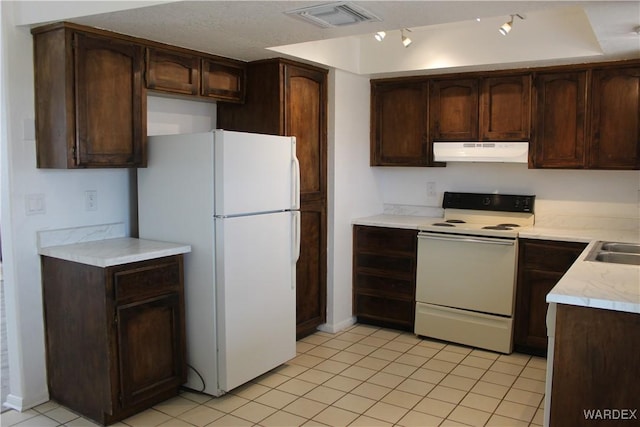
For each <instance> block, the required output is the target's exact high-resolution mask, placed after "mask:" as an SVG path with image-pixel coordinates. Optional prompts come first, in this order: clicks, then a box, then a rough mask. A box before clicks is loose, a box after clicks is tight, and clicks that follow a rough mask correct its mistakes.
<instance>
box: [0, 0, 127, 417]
mask: <svg viewBox="0 0 640 427" xmlns="http://www.w3.org/2000/svg"><path fill="white" fill-rule="evenodd" d="M12 6H13V4H12V2H3V3H2V8H3V13H2V18H3V25H2V40H3V51H2V64H3V71H4V72H6V74H5V75H3V78H2V89H3V104H4V108H5V109H6V110H5V114H6V122H5V123H3V134H2V141H1V144H2V180H3V188H2V189H3V192H2V239H3V242H2V243H3V260H4V265H3V267H4V272H5V286H6V303H7V327H8V330H7V335H8V347H9V365H10V370H11V380H10V386H11V392H10V395H9V397H8V403H9V405H10V406H12V407H15V408H17V409H23V408H29V407H31V406H33V405H36V404H39V403H41V402H43V401H46V400H47V399H48V392H47V388H46V372H45V357H44V328H43V316H42V293H41V277H40V259H39V256H38V252H37V247H36V232H37V231H38V230H44V229H56V228H67V227H74V226H82V225H89V224H105V223H112V222H123V223H125V227H126V228H128V227H129V226H130V209H129V208H130V199H131V194H130V192H129V175H130V173H131V172H130V171H128V170H78V171H60V170H45V169H36V155H35V141H34V139H33V137H32V136H30V135H29V134H30V133H31V134H32V133H33V120H34V93H33V65H32V64H33V59H32V49H33V48H32V40H31V34H30V33H29V30H28V29H26V28H17V27H15V26H14V25H13V24H12V21H11V19H12V13H11V12H12ZM5 125H6V127H5ZM86 190H96V191H97V192H98V210H96V211H91V212H90V211H86V210H85V209H84V192H85V191H86ZM33 195H41V197H42V200H43V202H44V212H42V213H40V214H36V215H27V213H26V203H27V200H28V199H29V197H31V196H33Z"/></svg>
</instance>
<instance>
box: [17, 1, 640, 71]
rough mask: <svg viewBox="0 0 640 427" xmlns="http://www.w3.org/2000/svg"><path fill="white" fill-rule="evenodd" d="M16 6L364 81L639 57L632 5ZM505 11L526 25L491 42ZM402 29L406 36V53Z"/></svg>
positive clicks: (24, 14) (638, 9) (637, 15)
mask: <svg viewBox="0 0 640 427" xmlns="http://www.w3.org/2000/svg"><path fill="white" fill-rule="evenodd" d="M18 3H19V5H18V6H16V17H17V18H16V19H17V21H18V23H20V24H24V25H31V26H33V25H38V24H43V23H46V22H52V21H59V20H68V21H71V22H76V23H79V24H84V25H90V26H95V27H100V28H105V29H109V30H112V31H116V32H120V33H124V34H128V35H132V36H136V37H142V38H146V39H151V40H156V41H160V42H164V43H168V44H172V45H176V46H182V47H187V48H191V49H195V50H199V51H203V52H208V53H213V54H216V55H221V56H225V57H229V58H236V59H240V60H244V61H253V60H258V59H265V58H270V57H274V56H287V57H293V58H299V59H302V60H304V61H310V62H314V63H319V64H324V65H327V66H330V67H336V68H341V69H344V70H347V71H350V72H353V73H357V74H363V75H370V76H387V75H401V74H407V73H409V74H417V73H428V72H434V70H443V69H447V70H451V69H453V70H457V69H464V70H474V69H494V68H501V67H515V66H521V65H524V66H528V65H546V64H555V63H575V62H595V61H605V60H617V59H627V58H640V37H639V36H638V34H637V33H636V32H635V31H634V29H635V28H636V27H637V26H638V25H640V2H638V1H637V0H632V1H455V0H454V1H426V0H425V1H350V2H349V3H350V4H353V5H355V6H356V7H362V8H364V9H365V10H367V11H370V12H371V13H372V14H373V15H375V16H376V17H379V18H380V19H381V21H380V22H376V21H365V22H361V23H357V24H354V25H339V26H334V27H330V28H320V27H318V26H316V25H312V24H310V23H307V22H304V21H302V20H300V19H293V18H292V17H291V16H288V15H287V14H286V12H287V11H291V10H295V9H300V8H305V7H308V6H313V5H321V4H325V3H329V2H327V1H154V2H140V1H138V2H121V1H111V2H109V1H104V2H73V1H71V2H64V1H63V2H47V1H29V2H18ZM90 4H93V5H94V6H93V8H92V7H90ZM79 5H81V7H79ZM141 5H143V6H142V7H141ZM124 9H126V10H124ZM514 13H518V14H521V15H522V16H524V17H525V18H526V19H525V20H516V21H515V22H514V25H513V30H512V31H511V32H510V33H509V34H508V35H507V36H501V35H500V34H499V33H498V27H499V26H500V25H501V24H502V23H504V22H505V21H507V20H508V19H509V17H510V15H512V14H514ZM476 18H480V22H477V21H476ZM402 28H410V29H412V32H411V38H412V40H413V44H412V45H411V46H410V47H409V48H406V49H405V48H404V47H403V46H402V45H401V44H400V42H399V38H400V36H399V30H400V29H402ZM381 30H384V31H387V37H386V38H385V40H384V41H383V42H382V43H378V42H376V41H375V40H374V39H373V34H374V33H375V32H376V31H381Z"/></svg>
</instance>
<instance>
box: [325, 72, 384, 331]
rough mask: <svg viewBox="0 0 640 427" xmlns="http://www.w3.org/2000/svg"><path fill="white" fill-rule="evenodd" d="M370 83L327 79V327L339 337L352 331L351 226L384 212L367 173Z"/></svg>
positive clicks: (336, 75) (333, 75)
mask: <svg viewBox="0 0 640 427" xmlns="http://www.w3.org/2000/svg"><path fill="white" fill-rule="evenodd" d="M369 91H370V88H369V79H368V78H365V77H361V76H357V75H355V74H351V73H348V72H346V71H341V70H332V71H331V72H330V73H329V90H328V93H329V126H328V128H329V129H328V141H329V147H328V186H329V209H328V219H327V224H328V239H327V244H328V250H327V264H328V266H327V324H326V325H324V326H323V328H322V329H323V330H326V331H330V332H335V331H338V330H340V329H343V328H344V327H346V326H348V325H350V324H351V323H352V322H353V319H352V315H351V313H352V307H351V306H352V291H351V248H352V243H351V242H352V233H351V220H352V219H353V218H357V217H362V216H369V215H374V214H377V213H380V212H381V211H382V198H381V197H380V190H379V188H378V185H377V182H376V180H375V177H374V170H373V169H372V168H370V167H369Z"/></svg>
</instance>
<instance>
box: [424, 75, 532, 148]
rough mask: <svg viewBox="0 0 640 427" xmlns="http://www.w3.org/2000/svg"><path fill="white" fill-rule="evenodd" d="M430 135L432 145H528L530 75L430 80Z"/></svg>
mask: <svg viewBox="0 0 640 427" xmlns="http://www.w3.org/2000/svg"><path fill="white" fill-rule="evenodd" d="M429 90H430V96H429V109H430V113H429V121H430V131H431V136H432V138H433V140H435V141H527V140H528V139H529V127H530V126H529V121H530V117H531V107H530V98H531V76H530V75H529V74H522V75H513V76H496V77H485V78H467V79H443V80H438V79H435V80H432V81H431V85H430V88H429Z"/></svg>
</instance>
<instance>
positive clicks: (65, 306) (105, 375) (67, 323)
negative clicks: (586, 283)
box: [41, 252, 187, 425]
mask: <svg viewBox="0 0 640 427" xmlns="http://www.w3.org/2000/svg"><path fill="white" fill-rule="evenodd" d="M41 253H42V252H41ZM41 263H42V277H43V281H42V285H43V299H44V317H45V330H46V352H47V375H48V386H49V393H50V397H51V398H52V399H54V400H56V401H57V402H59V403H60V404H62V405H65V406H67V407H68V408H70V409H71V410H73V411H76V412H78V413H80V414H82V415H84V416H86V417H87V418H90V419H92V420H94V421H96V422H98V423H101V424H103V425H107V424H112V423H114V422H116V421H119V420H122V419H124V418H127V417H129V416H131V415H134V414H136V413H138V412H140V411H142V410H144V409H147V408H149V407H151V406H152V405H154V404H156V403H158V402H161V401H163V400H166V399H168V398H170V397H173V396H175V395H177V394H178V389H179V387H180V386H181V385H182V384H184V383H185V381H186V375H187V366H186V357H185V349H186V346H185V344H186V343H185V322H184V315H185V313H184V289H183V286H184V283H183V255H182V254H176V255H171V256H163V257H160V258H153V259H146V260H143V261H138V262H128V263H124V264H119V265H111V266H106V267H102V266H97V265H88V264H84V263H82V262H76V261H72V260H67V259H60V258H56V257H53V256H44V255H43V256H42V257H41Z"/></svg>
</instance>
